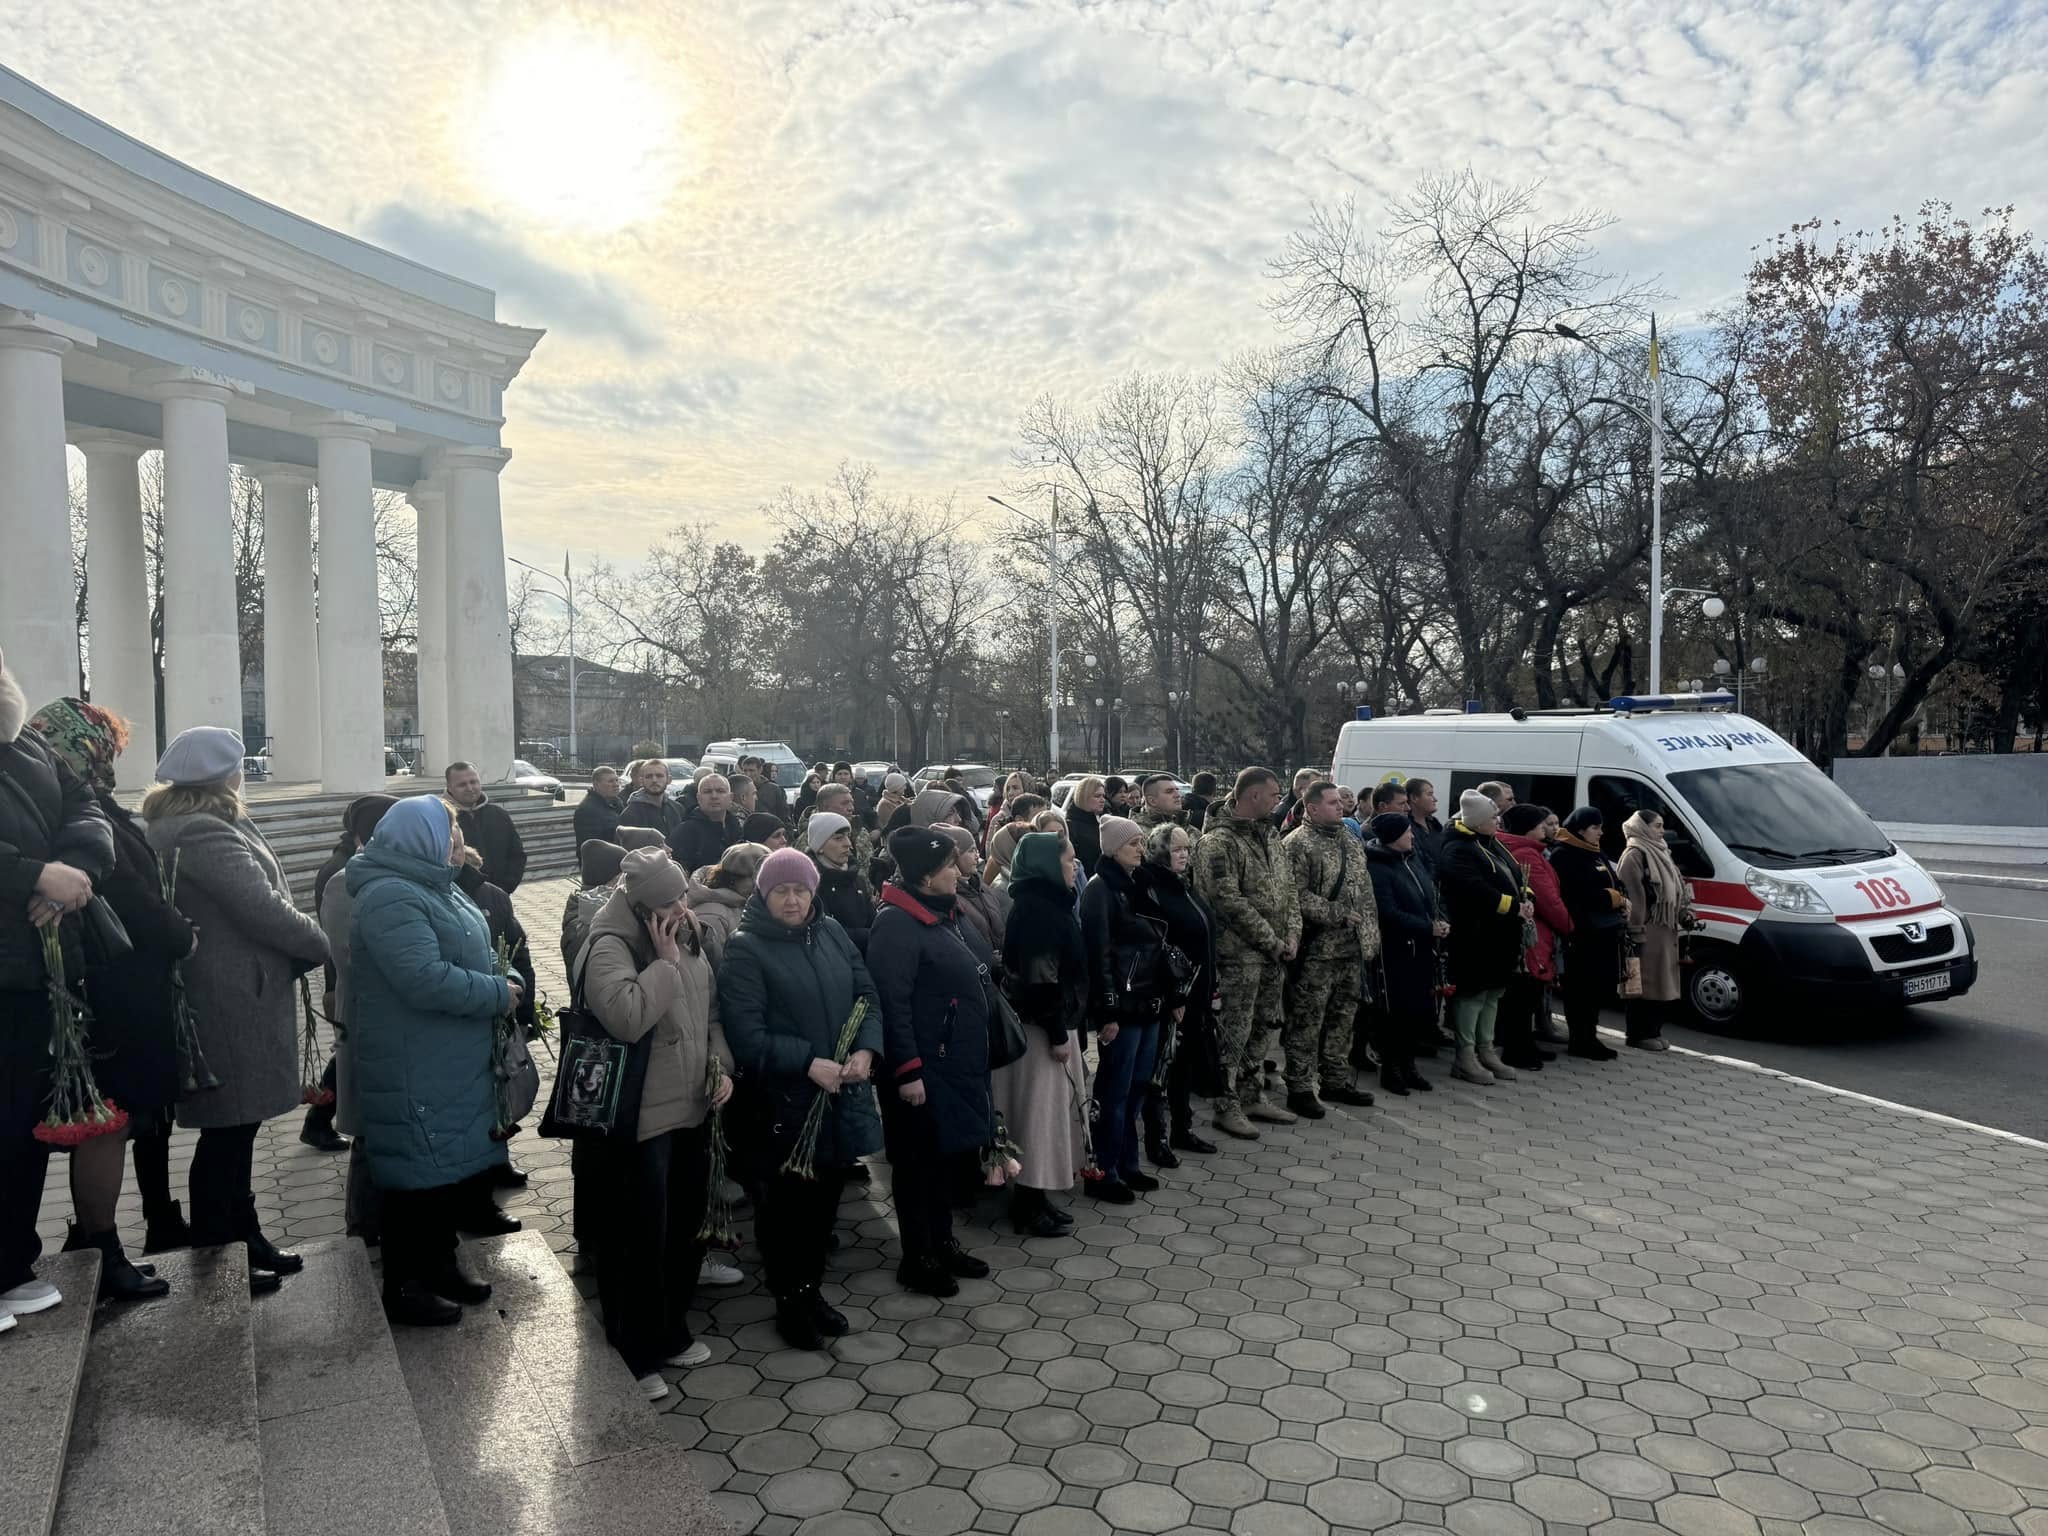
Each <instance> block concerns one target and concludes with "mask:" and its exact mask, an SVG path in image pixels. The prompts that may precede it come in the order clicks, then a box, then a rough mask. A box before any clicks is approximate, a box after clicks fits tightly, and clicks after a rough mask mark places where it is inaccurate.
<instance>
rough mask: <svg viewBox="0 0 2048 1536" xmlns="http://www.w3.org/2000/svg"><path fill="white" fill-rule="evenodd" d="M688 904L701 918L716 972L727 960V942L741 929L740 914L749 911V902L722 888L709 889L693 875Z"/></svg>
mask: <svg viewBox="0 0 2048 1536" xmlns="http://www.w3.org/2000/svg"><path fill="white" fill-rule="evenodd" d="M707 873H709V871H707V870H699V871H698V874H707ZM688 900H689V903H690V910H691V911H692V912H694V913H696V914H697V923H698V926H699V927H701V928H702V929H703V930H704V953H705V955H706V956H707V957H708V958H709V959H710V961H711V969H712V970H713V971H714V972H715V971H717V969H718V967H719V965H720V963H721V962H723V961H724V959H725V945H726V941H727V940H728V939H730V938H731V937H732V936H733V931H734V930H735V929H736V928H738V927H739V925H740V914H741V913H742V912H745V911H746V910H747V898H746V897H745V896H742V895H741V894H740V893H739V892H738V891H729V890H727V889H726V888H725V887H724V886H722V885H706V884H705V883H704V882H703V881H702V880H700V879H699V878H698V877H697V875H692V876H690V894H689V897H688Z"/></svg>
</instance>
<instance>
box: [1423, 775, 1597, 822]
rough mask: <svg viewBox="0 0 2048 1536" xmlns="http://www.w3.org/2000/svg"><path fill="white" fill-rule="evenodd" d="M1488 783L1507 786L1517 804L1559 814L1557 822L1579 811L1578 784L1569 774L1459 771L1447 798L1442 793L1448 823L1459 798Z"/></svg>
mask: <svg viewBox="0 0 2048 1536" xmlns="http://www.w3.org/2000/svg"><path fill="white" fill-rule="evenodd" d="M1489 780H1491V781H1494V782H1497V783H1501V784H1505V785H1507V787H1508V788H1509V789H1512V790H1513V791H1514V792H1515V801H1516V803H1517V804H1530V805H1540V806H1542V807H1544V808H1545V809H1546V810H1552V811H1555V812H1557V819H1558V820H1559V821H1562V820H1564V818H1565V817H1567V816H1569V815H1571V813H1572V812H1573V811H1574V810H1576V809H1577V808H1578V803H1579V799H1578V795H1579V784H1578V780H1576V779H1574V778H1573V777H1572V776H1571V775H1570V774H1568V773H1558V774H1551V773H1536V774H1530V773H1509V772H1507V771H1505V770H1499V771H1495V772H1487V771H1484V770H1480V771H1474V770H1472V769H1469V768H1459V769H1456V770H1454V771H1453V772H1452V774H1451V789H1450V793H1449V794H1448V795H1443V794H1441V793H1440V794H1439V795H1438V799H1439V800H1440V801H1441V802H1442V805H1443V810H1442V812H1441V814H1442V816H1443V818H1444V820H1445V821H1446V822H1448V821H1449V820H1450V819H1451V818H1452V817H1453V816H1455V815H1457V814H1458V796H1460V795H1462V794H1463V793H1465V791H1466V790H1468V789H1477V788H1478V787H1479V786H1480V785H1482V784H1484V783H1487V782H1488V781H1489Z"/></svg>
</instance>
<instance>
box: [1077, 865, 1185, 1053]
mask: <svg viewBox="0 0 2048 1536" xmlns="http://www.w3.org/2000/svg"><path fill="white" fill-rule="evenodd" d="M1081 947H1082V948H1083V949H1085V950H1087V952H1088V1022H1089V1024H1090V1025H1091V1026H1092V1027H1093V1028H1094V1030H1095V1032H1096V1033H1097V1034H1100V1033H1101V1032H1102V1026H1103V1025H1105V1024H1146V1023H1150V1022H1151V1021H1152V1020H1154V1019H1157V1018H1158V1017H1159V1009H1160V1003H1161V999H1162V998H1163V996H1164V994H1165V992H1166V976H1165V956H1166V918H1165V915H1164V914H1163V913H1161V912H1160V911H1159V909H1158V908H1157V907H1155V906H1154V905H1153V904H1152V900H1151V898H1150V897H1149V896H1147V895H1146V894H1145V893H1144V892H1143V891H1141V890H1140V889H1139V888H1138V883H1137V881H1135V880H1134V879H1132V878H1131V874H1130V871H1128V870H1126V869H1125V868H1124V867H1123V866H1122V865H1120V864H1118V863H1117V862H1116V860H1114V859H1103V860H1102V861H1101V862H1100V863H1099V864H1098V865H1097V866H1096V869H1095V878H1094V879H1092V880H1090V881H1089V882H1088V884H1087V885H1086V886H1084V887H1083V888H1082V890H1081Z"/></svg>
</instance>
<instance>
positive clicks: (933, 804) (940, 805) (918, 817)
mask: <svg viewBox="0 0 2048 1536" xmlns="http://www.w3.org/2000/svg"><path fill="white" fill-rule="evenodd" d="M959 803H960V796H959V795H957V794H955V793H954V792H953V791H952V790H950V789H938V788H932V789H921V790H919V791H918V792H917V798H916V799H915V800H913V801H911V802H910V824H911V825H912V826H913V827H929V826H931V825H932V824H933V823H935V822H936V821H937V820H938V819H939V818H940V817H941V816H943V815H945V814H946V812H948V811H950V810H952V809H953V808H954V807H955V806H957V805H959Z"/></svg>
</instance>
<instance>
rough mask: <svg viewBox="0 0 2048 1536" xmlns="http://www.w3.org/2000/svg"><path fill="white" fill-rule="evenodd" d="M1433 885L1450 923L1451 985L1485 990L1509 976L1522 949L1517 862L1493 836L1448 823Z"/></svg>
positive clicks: (1465, 989)
mask: <svg viewBox="0 0 2048 1536" xmlns="http://www.w3.org/2000/svg"><path fill="white" fill-rule="evenodd" d="M1443 848H1444V851H1443V857H1442V859H1441V860H1439V862H1438V865H1437V884H1438V887H1439V889H1440V890H1441V891H1442V893H1443V900H1444V920H1445V921H1446V922H1448V923H1449V924H1450V925H1451V935H1450V938H1449V939H1448V940H1447V941H1446V942H1447V943H1448V944H1449V945H1450V977H1451V984H1452V985H1453V986H1455V987H1457V989H1458V990H1459V991H1460V992H1485V991H1490V990H1492V989H1493V988H1495V987H1504V986H1506V985H1507V984H1508V983H1509V982H1510V981H1513V980H1514V979H1515V971H1516V968H1517V964H1518V962H1519V960H1520V958H1521V954H1522V914H1521V910H1520V907H1521V902H1522V900H1523V896H1522V891H1523V884H1522V866H1521V865H1519V864H1517V863H1516V862H1515V856H1514V855H1513V854H1511V853H1509V852H1508V851H1507V849H1505V848H1503V847H1501V845H1500V840H1499V839H1498V838H1494V837H1481V836H1478V835H1476V834H1474V833H1471V832H1466V831H1463V830H1461V829H1460V828H1459V827H1457V826H1453V827H1452V828H1451V830H1450V831H1448V832H1446V833H1445V834H1444V845H1443Z"/></svg>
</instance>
